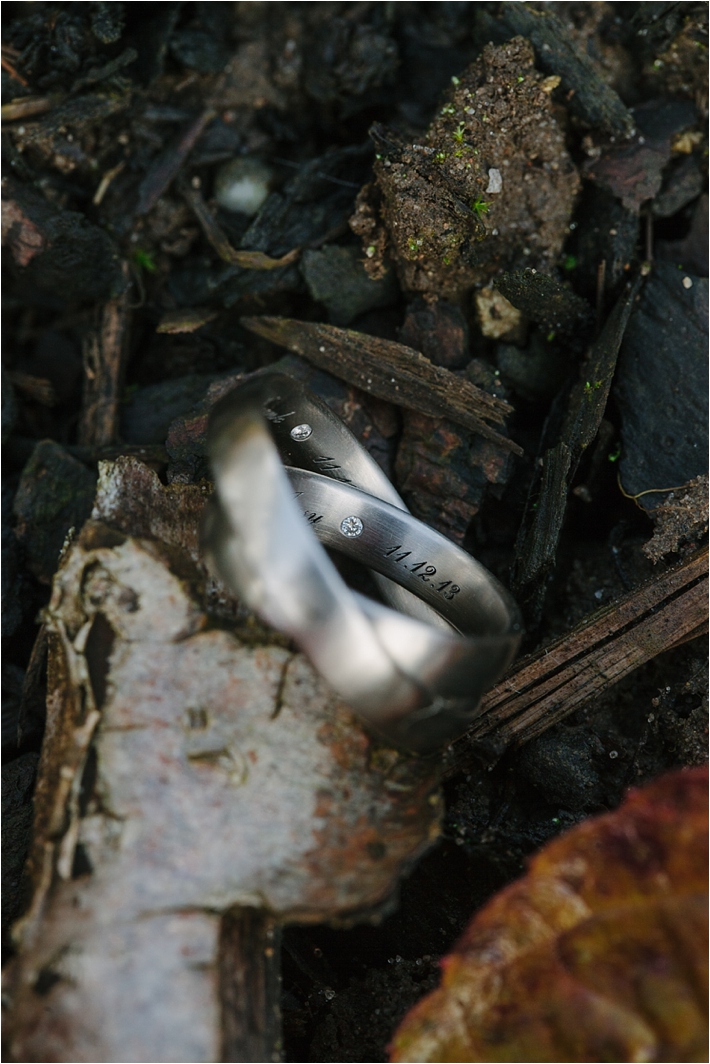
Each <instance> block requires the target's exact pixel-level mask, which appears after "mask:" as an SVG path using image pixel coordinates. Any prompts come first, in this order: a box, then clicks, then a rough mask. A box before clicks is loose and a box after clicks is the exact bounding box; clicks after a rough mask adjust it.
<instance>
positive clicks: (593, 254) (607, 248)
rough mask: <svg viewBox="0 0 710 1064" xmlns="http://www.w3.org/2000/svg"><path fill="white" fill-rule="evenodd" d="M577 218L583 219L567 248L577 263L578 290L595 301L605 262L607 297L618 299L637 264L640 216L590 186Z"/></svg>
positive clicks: (576, 286)
mask: <svg viewBox="0 0 710 1064" xmlns="http://www.w3.org/2000/svg"><path fill="white" fill-rule="evenodd" d="M575 218H578V219H579V221H578V223H577V228H576V229H575V231H574V233H573V235H572V237H571V239H570V240H569V242H568V244H567V251H569V252H570V253H571V256H573V258H574V260H575V269H574V274H573V277H574V284H575V288H577V290H578V291H579V292H581V293H582V294H583V295H585V296H586V297H587V298H588V299H590V300H592V301H594V300H595V298H596V289H597V268H598V266H599V264H600V263H601V262H605V263H606V268H605V278H604V283H605V288H606V291H607V294H609V295H612V296H616V295H617V294H618V291H619V287H620V285H621V283H622V280H623V278H624V277H627V276H628V273H629V269H630V267H631V266H632V265H634V264H635V262H636V258H637V250H636V249H637V243H638V233H639V218H638V215H637V214H636V213H635V212H634V211H631V210H629V209H628V208H627V207H624V206H623V205H622V204H621V203H620V202H619V200H617V199H616V197H615V196H613V195H612V194H611V193H610V192H607V191H606V190H605V189H603V188H599V187H598V186H597V185H593V184H591V183H590V182H587V183H586V185H585V188H584V190H583V192H582V198H581V200H580V202H579V205H578V207H577V210H576V211H575Z"/></svg>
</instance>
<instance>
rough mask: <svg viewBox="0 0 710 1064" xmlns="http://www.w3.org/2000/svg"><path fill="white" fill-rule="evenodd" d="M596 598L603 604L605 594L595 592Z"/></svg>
mask: <svg viewBox="0 0 710 1064" xmlns="http://www.w3.org/2000/svg"><path fill="white" fill-rule="evenodd" d="M594 598H595V599H596V600H597V602H601V600H602V599H603V598H604V592H603V591H595V592H594Z"/></svg>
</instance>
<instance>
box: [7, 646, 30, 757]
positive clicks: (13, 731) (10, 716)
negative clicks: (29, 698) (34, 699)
mask: <svg viewBox="0 0 710 1064" xmlns="http://www.w3.org/2000/svg"><path fill="white" fill-rule="evenodd" d="M24 678H25V674H24V672H23V671H22V669H21V668H20V667H19V665H13V664H12V662H10V661H3V663H2V749H3V757H4V756H5V753H6V751H8V750H9V751H12V750H14V749H15V748H16V747H17V738H18V732H17V728H18V724H19V719H20V703H21V701H22V684H23V681H24Z"/></svg>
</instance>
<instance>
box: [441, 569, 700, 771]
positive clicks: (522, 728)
mask: <svg viewBox="0 0 710 1064" xmlns="http://www.w3.org/2000/svg"><path fill="white" fill-rule="evenodd" d="M707 629H708V551H707V548H705V550H703V551H701V552H700V553H699V554H696V555H695V556H694V557H693V558H691V559H690V560H689V561H687V562H686V563H685V564H684V565H682V566H680V567H679V568H678V569H673V570H671V571H670V572H667V573H663V574H662V575H661V576H658V577H656V578H655V579H654V580H651V581H650V582H649V583H648V584H646V585H644V586H643V587H641V588H639V589H638V590H636V591H632V592H631V593H630V594H629V595H626V596H625V597H624V598H622V599H620V600H619V601H617V602H615V603H613V604H612V605H610V606H607V607H605V608H603V609H600V610H597V611H595V612H594V613H593V614H591V616H589V617H587V618H585V620H583V621H582V622H581V624H579V625H577V627H576V628H574V629H573V631H571V632H570V633H569V634H568V635H565V636H563V637H562V638H561V639H557V640H556V641H555V642H554V643H550V644H549V645H548V646H546V647H543V649H542V650H540V651H537V652H536V653H535V654H532V655H531V656H530V657H528V658H527V659H525V660H523V661H522V662H519V663H518V664H517V665H516V667H515V669H514V670H513V671H512V672H511V673H510V674H509V675H508V676H507V677H506V678H505V679H504V680H502V681H501V683H499V684H498V685H497V686H496V687H494V688H493V690H492V691H489V693H488V694H487V695H486V696H485V697H484V699H483V702H482V704H481V709H480V714H479V716H478V719H477V720H476V722H475V723H474V724H473V726H472V727H471V728H469V730H468V732H467V733H466V735H465V736H464V737H463V738H461V739H459V740H457V741H456V742H455V743H454V744H453V746H452V747H451V749H450V751H449V753H448V760H447V764H446V770H445V771H446V775H447V776H452V775H455V774H456V773H457V772H459V771H461V770H462V769H464V768H466V767H467V765H468V764H469V761H470V757H471V746H470V744H471V743H472V742H477V741H479V740H481V739H486V740H487V741H488V742H491V743H492V749H493V748H495V749H497V750H498V752H500V750H502V749H504V748H505V747H506V746H508V745H510V744H514V745H516V746H520V745H522V744H523V743H526V742H528V741H529V740H531V739H534V738H536V737H537V736H538V735H541V734H542V732H544V731H546V730H547V729H548V728H550V727H552V725H553V724H557V723H558V722H559V721H560V720H562V719H563V718H564V717H566V716H568V715H569V714H570V713H572V712H573V711H574V710H577V709H579V708H580V706H582V705H585V704H586V703H587V702H589V701H590V700H591V699H593V698H596V697H597V696H598V695H600V694H602V693H604V692H605V691H607V690H608V689H609V688H610V687H612V686H613V685H614V684H616V683H618V682H619V680H621V679H623V677H624V676H627V675H628V674H629V673H630V672H632V671H633V670H634V669H637V668H638V667H639V666H640V665H643V664H644V662H646V661H649V660H650V659H651V658H654V657H656V655H657V654H662V653H663V652H664V651H666V650H671V649H672V648H673V647H676V646H679V645H680V644H681V643H685V642H687V641H688V640H689V639H694V638H696V637H697V636H700V635H703V634H704V633H705V632H707Z"/></svg>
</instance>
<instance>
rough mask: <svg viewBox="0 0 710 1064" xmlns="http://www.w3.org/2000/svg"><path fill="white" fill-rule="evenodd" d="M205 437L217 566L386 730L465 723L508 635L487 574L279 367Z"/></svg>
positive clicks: (236, 397)
mask: <svg viewBox="0 0 710 1064" xmlns="http://www.w3.org/2000/svg"><path fill="white" fill-rule="evenodd" d="M208 448H209V453H210V458H211V462H212V469H213V473H214V480H215V488H216V491H215V494H214V495H213V496H212V499H211V500H210V504H209V506H208V508H207V511H206V515H205V520H204V524H203V537H202V539H203V552H204V555H205V557H206V559H207V562H208V564H209V566H210V568H211V569H212V570H213V571H214V572H215V574H217V575H218V576H219V577H220V578H221V579H222V580H223V581H224V583H225V584H226V585H227V587H228V588H229V589H230V590H231V591H232V592H233V593H234V594H236V595H237V596H238V597H239V598H240V599H241V600H242V601H243V602H245V603H246V604H247V605H248V606H249V607H250V608H251V609H252V610H254V611H255V612H256V613H257V614H259V616H260V617H262V618H263V619H264V620H265V621H266V622H267V623H269V624H270V625H272V626H273V627H274V628H276V629H278V630H279V631H281V632H283V633H285V634H287V635H288V636H290V637H291V639H293V641H294V642H295V643H296V644H297V645H298V646H299V647H300V648H301V649H302V650H303V651H304V653H305V654H306V655H307V656H308V657H309V658H310V660H311V662H312V664H313V665H314V666H315V668H316V669H317V670H318V671H319V672H320V673H321V675H322V676H323V677H324V678H325V679H326V680H327V681H328V683H329V684H330V686H331V687H332V688H333V689H334V690H335V691H336V692H337V694H338V695H340V697H341V698H342V699H343V700H344V701H345V702H346V703H347V704H348V705H349V706H350V707H351V709H353V710H354V711H355V712H356V713H357V714H358V715H359V716H360V717H361V718H363V720H364V721H366V722H367V724H368V725H369V726H370V727H371V728H372V729H374V731H376V732H377V733H379V735H380V736H381V737H382V738H384V739H386V740H387V741H388V742H391V743H394V744H395V745H397V746H400V747H403V748H405V749H408V750H412V751H416V752H419V753H429V752H432V751H433V750H435V749H437V748H439V747H441V746H442V745H443V744H444V743H446V742H447V741H450V740H452V739H454V738H456V737H457V736H458V735H460V734H462V732H464V731H465V730H466V728H467V726H468V725H469V724H470V722H471V721H472V719H473V718H474V717H475V715H476V711H477V710H478V708H479V704H480V701H481V697H482V695H483V693H484V692H485V691H486V690H487V689H488V688H489V687H491V686H492V685H493V684H494V683H495V682H496V680H497V679H498V678H499V677H500V676H501V675H502V673H503V672H504V671H505V669H506V668H507V666H508V664H509V663H510V661H511V660H512V658H513V656H514V655H515V652H516V650H517V647H518V644H519V642H520V636H521V628H520V622H519V617H518V611H517V608H516V606H515V604H514V602H513V601H512V599H511V598H510V596H509V595H508V593H507V592H506V591H505V589H504V588H503V587H502V586H501V585H500V584H499V583H498V581H497V580H496V579H495V578H494V577H493V576H492V575H491V574H490V573H489V572H488V571H487V570H486V569H484V568H483V566H482V565H480V564H479V563H478V562H477V561H476V560H475V559H474V558H472V557H471V556H470V555H469V554H467V553H466V552H465V551H464V550H462V549H461V548H459V547H457V546H456V545H455V544H453V543H451V542H449V540H447V539H446V538H445V537H444V536H442V535H440V534H439V533H438V532H435V531H434V530H433V529H431V528H429V527H428V526H426V525H425V524H423V523H422V522H421V521H418V520H417V519H416V518H414V517H413V516H412V515H411V514H410V513H409V511H408V510H407V508H406V506H405V504H404V502H403V501H402V499H401V498H400V497H399V495H398V494H397V492H396V491H395V489H394V487H393V486H392V484H391V483H390V482H389V480H388V479H387V477H386V476H385V475H384V473H383V472H382V470H381V469H380V468H379V466H378V465H377V464H376V462H375V461H374V460H373V459H372V458H371V457H370V455H369V454H368V453H367V452H366V451H365V450H364V449H363V447H361V445H360V444H359V442H358V441H357V440H356V439H355V437H354V436H353V434H352V433H351V432H350V430H349V429H348V428H347V427H346V426H345V425H344V424H343V423H342V422H341V421H340V420H339V419H338V418H337V417H336V416H335V415H334V414H333V413H332V412H331V410H330V409H329V408H328V407H327V406H326V405H325V403H323V402H321V401H320V400H319V399H318V398H316V397H315V396H314V395H312V394H311V393H310V392H308V391H307V390H306V389H305V388H304V387H303V386H302V385H301V384H300V383H299V382H297V381H295V380H292V379H291V378H289V377H287V376H285V375H283V374H281V373H275V372H265V373H263V374H261V375H258V376H256V377H255V378H252V379H251V380H249V381H248V382H246V383H244V384H241V385H239V386H238V387H237V388H235V390H234V391H232V392H230V393H229V394H228V395H227V396H225V397H224V398H223V399H221V400H220V401H219V402H218V403H217V405H216V406H215V407H214V409H213V411H212V414H211V417H210V424H209V431H208ZM324 546H325V547H329V548H332V549H333V550H336V551H341V552H343V553H345V554H347V555H349V556H350V557H352V558H354V559H356V560H357V561H358V562H361V563H363V564H364V565H365V566H366V567H367V568H368V569H370V570H372V571H373V575H374V577H375V581H376V583H377V586H378V589H379V592H380V595H381V596H382V598H383V600H384V601H385V602H387V603H388V604H389V605H388V606H385V605H382V604H381V603H379V602H375V601H374V600H373V599H371V598H368V597H365V596H364V595H361V594H358V593H357V592H355V591H352V590H351V589H350V588H349V587H348V586H347V585H346V583H345V582H344V580H343V579H342V577H341V576H340V574H339V573H338V570H337V569H336V567H335V565H334V564H333V562H332V561H331V559H330V558H329V557H328V555H327V553H326V551H325V550H324V549H323V547H324ZM390 607H394V608H390Z"/></svg>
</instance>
